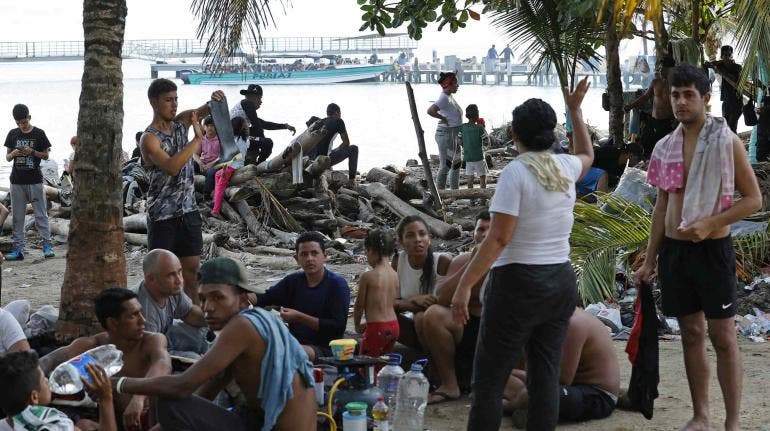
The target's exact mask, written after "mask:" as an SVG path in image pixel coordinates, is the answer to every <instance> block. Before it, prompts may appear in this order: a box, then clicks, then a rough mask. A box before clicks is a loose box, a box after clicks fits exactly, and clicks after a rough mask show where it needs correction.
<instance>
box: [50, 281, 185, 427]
mask: <svg viewBox="0 0 770 431" xmlns="http://www.w3.org/2000/svg"><path fill="white" fill-rule="evenodd" d="M94 302H95V313H96V317H97V318H98V319H99V323H101V325H102V327H103V328H104V329H105V330H106V332H100V333H98V334H96V335H94V336H92V337H82V338H78V339H76V340H75V341H73V342H72V344H70V345H69V346H65V347H61V348H59V349H56V350H54V351H53V352H51V353H49V354H47V355H45V356H44V357H42V358H41V359H40V368H42V370H43V372H45V374H46V375H48V374H50V373H51V371H53V369H54V368H56V366H57V365H59V364H61V363H62V362H65V361H67V360H69V359H71V358H74V357H75V356H77V355H79V354H81V353H83V352H85V351H87V350H91V349H93V348H95V347H98V346H103V345H105V344H114V345H115V347H117V348H118V350H120V351H121V352H123V369H122V370H121V371H120V373H118V374H117V376H127V377H154V376H163V375H168V374H171V358H170V357H169V356H168V352H167V343H166V337H164V336H163V334H155V333H152V332H146V331H145V330H144V317H143V316H142V306H141V305H140V304H139V301H138V300H137V299H136V293H134V292H133V291H131V290H128V289H122V288H119V287H111V288H108V289H104V290H103V291H101V292H100V293H99V296H97V297H96V300H95V301H94ZM114 398H115V416H116V417H118V418H120V417H122V418H123V419H122V422H123V428H124V429H127V430H133V429H139V428H140V427H146V426H147V425H151V424H149V423H148V421H149V419H147V418H148V417H151V416H153V415H147V413H148V410H149V402H148V400H147V397H145V396H143V395H136V396H129V395H121V394H117V393H116V394H115V395H114ZM142 420H144V421H145V423H141V422H142Z"/></svg>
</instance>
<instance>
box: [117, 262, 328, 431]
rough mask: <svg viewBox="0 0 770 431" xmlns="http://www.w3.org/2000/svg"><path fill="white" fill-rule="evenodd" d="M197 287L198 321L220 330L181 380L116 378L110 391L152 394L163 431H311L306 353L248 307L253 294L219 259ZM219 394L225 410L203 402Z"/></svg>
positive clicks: (242, 274) (237, 269) (239, 268)
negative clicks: (227, 398) (228, 399)
mask: <svg viewBox="0 0 770 431" xmlns="http://www.w3.org/2000/svg"><path fill="white" fill-rule="evenodd" d="M198 281H199V283H200V288H201V304H202V305H201V306H202V308H203V312H204V313H205V315H206V322H207V323H208V326H209V328H211V329H212V330H214V331H221V332H219V335H218V336H217V341H216V342H215V344H214V345H213V346H212V347H211V349H210V350H209V351H208V352H207V353H206V354H205V355H204V356H203V357H202V358H201V359H200V360H199V361H198V362H196V363H195V365H193V366H192V367H190V368H189V369H187V371H185V372H184V373H182V374H175V375H173V376H163V377H156V378H145V379H133V378H130V379H119V380H117V381H116V382H115V383H116V385H115V387H116V391H117V392H118V393H121V392H122V393H134V394H145V395H157V396H158V397H159V399H158V417H159V421H160V424H161V426H162V427H163V429H164V430H193V429H194V430H200V431H207V430H212V431H215V430H217V431H218V430H227V431H246V430H255V429H272V428H273V425H277V429H281V430H298V431H309V430H315V416H316V415H315V412H316V404H315V391H314V390H313V388H312V370H311V364H310V362H309V361H308V357H307V354H306V353H305V351H304V350H303V349H302V347H301V346H300V345H299V343H298V342H297V341H296V340H295V339H294V338H293V337H292V336H291V335H290V334H289V331H288V329H287V328H286V326H285V325H284V324H283V323H282V322H281V321H280V320H279V319H278V318H277V317H274V316H272V315H271V314H270V312H268V311H265V310H262V309H259V308H253V309H251V308H250V306H251V304H250V300H249V297H250V295H251V294H252V293H254V292H255V290H256V289H255V288H254V287H252V286H250V285H249V284H248V280H247V277H246V271H245V269H244V268H243V265H241V264H240V263H238V262H236V261H235V260H233V259H230V258H226V257H217V258H214V259H211V260H208V261H206V262H205V263H204V264H203V265H202V266H201V269H200V272H199V274H198ZM278 352H280V354H279V353H278ZM263 368H264V369H263ZM263 380H264V381H263ZM231 381H234V382H235V388H234V389H235V390H234V389H233V385H231V384H228V383H229V382H231ZM222 389H225V391H226V392H227V393H228V394H230V395H231V396H233V398H235V399H234V401H233V404H234V405H233V409H232V410H225V409H224V408H222V407H220V406H218V405H216V404H214V403H212V402H211V401H209V399H213V398H214V397H215V396H216V395H217V393H219V392H220V390H222ZM234 392H238V395H236V394H234ZM193 393H195V395H193ZM263 426H264V428H263Z"/></svg>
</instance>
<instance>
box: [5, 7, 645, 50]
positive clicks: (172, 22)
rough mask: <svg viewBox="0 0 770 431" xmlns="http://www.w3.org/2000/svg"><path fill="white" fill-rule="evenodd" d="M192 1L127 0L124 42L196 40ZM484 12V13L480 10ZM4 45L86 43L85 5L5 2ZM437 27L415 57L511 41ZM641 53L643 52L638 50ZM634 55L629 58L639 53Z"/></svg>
mask: <svg viewBox="0 0 770 431" xmlns="http://www.w3.org/2000/svg"><path fill="white" fill-rule="evenodd" d="M272 3H273V7H272V10H273V16H274V18H275V25H273V24H272V23H271V24H270V26H269V27H268V28H266V29H265V31H264V32H263V37H281V36H359V35H363V34H368V33H370V32H368V31H365V32H359V31H358V28H359V27H360V26H361V24H362V23H363V22H362V21H361V15H362V12H361V10H360V9H359V6H358V5H357V3H356V0H291V1H284V3H283V4H284V5H285V8H284V7H281V2H280V1H279V0H272ZM190 4H191V1H190V0H161V1H157V0H156V1H151V0H127V5H128V16H127V17H126V34H125V39H127V40H133V39H193V38H195V33H196V28H197V20H196V18H195V17H194V16H193V13H192V11H191V10H190ZM479 9H480V8H479ZM0 16H2V17H3V25H2V26H0V42H7V41H43V40H45V41H50V40H58V41H66V40H82V39H83V27H82V1H77V0H65V1H56V0H26V1H25V2H24V7H23V8H21V7H18V4H17V3H13V2H6V1H3V2H2V3H1V4H0ZM436 28H437V27H436V25H435V24H433V25H431V26H430V27H429V29H428V30H426V31H425V32H424V33H423V38H422V40H420V41H419V42H418V50H417V52H416V55H417V56H418V58H420V59H421V60H422V59H426V60H427V59H428V57H429V56H430V55H431V54H432V52H431V51H432V50H433V49H436V50H437V51H438V55H439V56H444V55H449V54H454V55H458V56H460V57H462V58H467V57H472V56H474V55H475V56H477V57H480V56H482V55H484V54H485V53H486V51H487V49H489V47H490V46H491V45H492V44H496V46H497V50H498V52H499V51H501V49H502V48H503V47H504V46H505V44H506V42H507V40H506V38H505V36H503V35H502V34H501V33H500V32H499V31H498V30H497V29H496V28H494V27H493V26H492V25H491V23H490V21H489V17H487V16H484V15H482V17H481V20H480V21H472V20H469V21H468V26H467V27H466V28H465V29H461V30H460V31H459V32H458V33H456V34H453V33H451V32H450V31H449V30H448V29H444V30H442V31H441V32H438V31H436ZM634 50H638V48H634ZM635 53H636V52H632V53H630V54H635Z"/></svg>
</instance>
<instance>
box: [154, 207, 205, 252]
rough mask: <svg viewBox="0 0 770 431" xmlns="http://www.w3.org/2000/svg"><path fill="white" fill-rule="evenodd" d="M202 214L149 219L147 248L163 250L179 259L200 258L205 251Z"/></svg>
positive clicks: (196, 212) (193, 213)
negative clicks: (157, 219) (156, 219)
mask: <svg viewBox="0 0 770 431" xmlns="http://www.w3.org/2000/svg"><path fill="white" fill-rule="evenodd" d="M202 225H203V221H202V220H201V214H200V213H199V212H198V211H197V210H196V211H191V212H189V213H187V214H184V215H181V216H179V217H174V218H170V219H166V220H160V221H152V220H150V219H149V218H148V219H147V248H148V249H149V250H155V249H156V248H162V249H164V250H168V251H170V252H172V253H174V254H175V255H176V256H177V257H180V258H181V257H190V256H200V255H201V252H202V251H203V233H202V232H201V227H202Z"/></svg>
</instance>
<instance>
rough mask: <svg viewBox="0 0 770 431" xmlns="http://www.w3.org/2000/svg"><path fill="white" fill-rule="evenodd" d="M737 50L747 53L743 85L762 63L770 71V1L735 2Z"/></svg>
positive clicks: (747, 0)
mask: <svg viewBox="0 0 770 431" xmlns="http://www.w3.org/2000/svg"><path fill="white" fill-rule="evenodd" d="M734 12H735V21H736V32H735V40H736V44H735V45H736V48H737V49H738V51H740V52H743V53H745V55H746V57H745V62H744V65H743V72H742V73H741V85H743V82H745V81H746V80H748V79H749V78H751V75H752V74H753V73H754V71H755V70H757V66H758V65H759V63H760V62H761V64H762V66H763V67H764V68H765V70H770V0H735V6H734Z"/></svg>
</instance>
